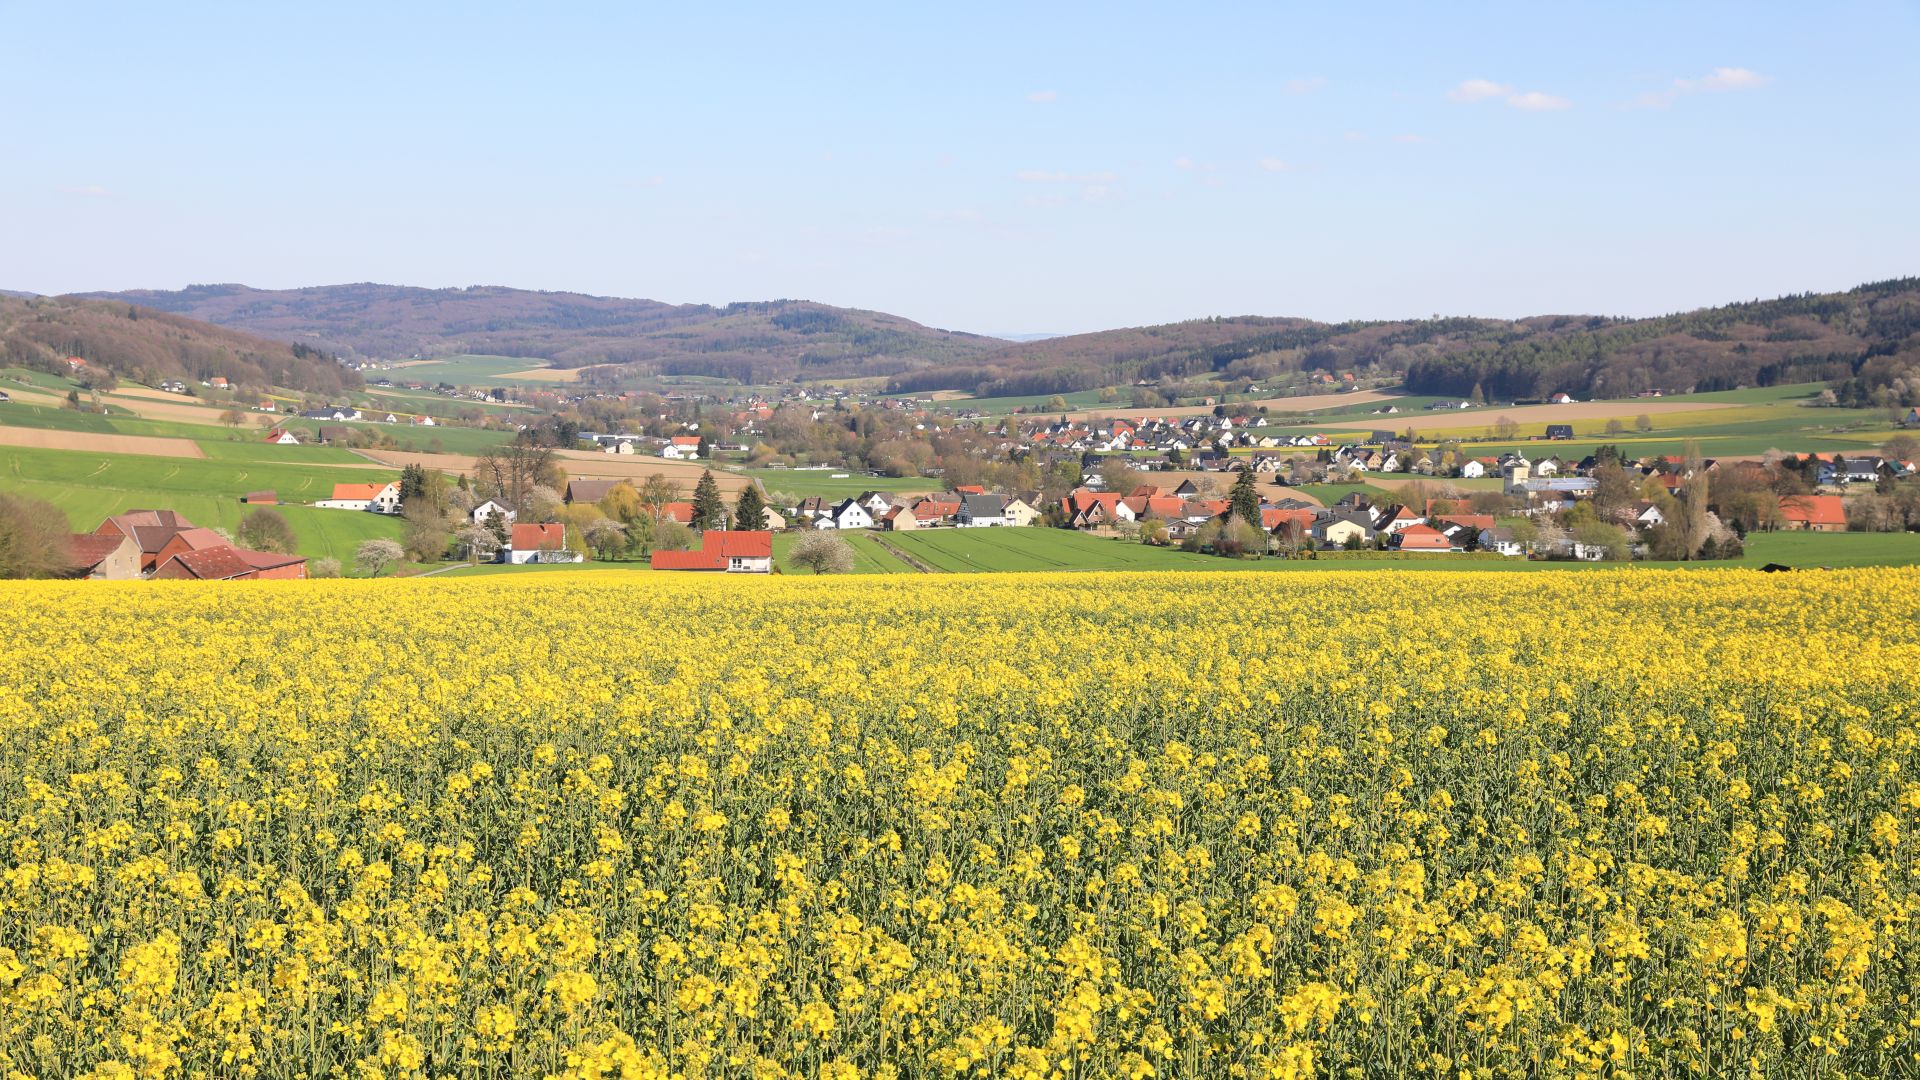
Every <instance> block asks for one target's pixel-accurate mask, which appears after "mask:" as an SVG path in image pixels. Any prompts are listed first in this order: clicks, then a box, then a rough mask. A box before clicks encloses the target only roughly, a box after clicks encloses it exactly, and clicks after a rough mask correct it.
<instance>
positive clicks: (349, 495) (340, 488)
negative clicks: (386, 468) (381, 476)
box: [333, 484, 387, 501]
mask: <svg viewBox="0 0 1920 1080" xmlns="http://www.w3.org/2000/svg"><path fill="white" fill-rule="evenodd" d="M386 489H387V485H385V484H335V485H333V497H334V498H336V499H367V500H369V501H371V500H373V499H376V498H378V497H379V496H380V493H381V492H382V491H385V490H386Z"/></svg>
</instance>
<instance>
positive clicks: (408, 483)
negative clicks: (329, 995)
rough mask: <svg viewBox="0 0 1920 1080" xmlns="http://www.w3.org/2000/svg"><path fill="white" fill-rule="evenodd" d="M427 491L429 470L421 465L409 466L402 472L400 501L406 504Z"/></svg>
mask: <svg viewBox="0 0 1920 1080" xmlns="http://www.w3.org/2000/svg"><path fill="white" fill-rule="evenodd" d="M426 490H427V470H426V469H425V468H423V467H421V466H419V465H407V466H404V467H403V468H401V470H400V501H401V502H406V501H407V500H408V499H411V498H413V497H415V496H417V495H422V494H425V492H426Z"/></svg>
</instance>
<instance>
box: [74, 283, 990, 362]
mask: <svg viewBox="0 0 1920 1080" xmlns="http://www.w3.org/2000/svg"><path fill="white" fill-rule="evenodd" d="M83 295H86V296H88V297H92V298H103V299H112V300H118V301H122V302H128V303H136V304H142V305H145V306H147V307H153V308H158V309H160V310H162V311H171V312H177V313H179V314H182V315H187V316H191V317H192V318H196V319H203V320H205V321H207V322H211V323H217V324H219V325H221V326H229V327H233V328H235V329H239V330H244V331H247V332H248V333H252V334H259V335H262V336H265V337H271V338H277V339H279V340H281V341H288V342H299V343H302V344H305V345H310V346H313V347H315V348H319V349H322V350H324V351H327V352H334V353H339V354H340V355H343V356H363V357H370V358H380V359H405V358H408V357H413V356H447V355H452V354H459V353H479V354H488V355H498V356H527V357H538V358H541V359H544V360H548V361H550V362H551V363H553V364H554V365H556V366H559V367H586V366H592V365H601V364H628V365H633V366H634V367H635V368H636V369H638V370H643V371H648V372H651V373H655V374H661V375H707V376H720V377H726V378H734V379H739V380H740V381H742V382H749V383H753V382H774V381H780V380H785V379H792V378H796V377H803V376H822V377H835V378H844V377H857V376H874V375H894V374H899V373H902V372H907V371H913V370H919V369H928V368H933V369H937V368H939V367H944V366H947V365H951V364H954V363H959V362H964V361H967V360H971V359H974V358H976V357H979V356H984V355H986V354H987V353H990V352H992V351H993V350H994V349H996V348H998V347H999V346H1001V345H1003V344H1005V343H1004V342H1002V341H1000V340H999V339H996V338H988V337H981V336H979V335H976V334H964V333H955V332H951V331H946V330H936V329H933V328H931V327H926V326H922V325H920V324H919V323H916V322H913V321H911V320H909V319H903V318H900V317H899V316H895V315H887V314H883V313H881V312H874V311H857V310H853V309H849V308H836V307H831V306H829V305H826V304H816V303H812V302H809V301H804V300H774V301H767V302H761V303H738V304H728V305H727V306H725V307H712V306H709V305H705V304H664V303H660V302H659V301H655V300H626V299H619V298H616V297H607V296H588V295H585V294H582V293H566V292H534V291H530V290H526V289H510V288H503V287H497V286H474V287H471V288H465V289H419V288H411V287H406V286H396V285H373V284H356V285H326V286H318V287H314V288H307V289H286V290H266V289H252V288H248V287H247V286H244V285H195V286H192V287H189V288H186V289H181V290H178V291H173V292H167V291H157V290H139V291H134V292H122V293H88V294H83Z"/></svg>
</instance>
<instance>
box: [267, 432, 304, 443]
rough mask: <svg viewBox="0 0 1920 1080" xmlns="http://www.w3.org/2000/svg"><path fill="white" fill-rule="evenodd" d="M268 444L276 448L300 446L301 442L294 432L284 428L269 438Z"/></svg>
mask: <svg viewBox="0 0 1920 1080" xmlns="http://www.w3.org/2000/svg"><path fill="white" fill-rule="evenodd" d="M267 442H268V443H270V444H271V445H274V446H299V445H300V440H299V438H298V437H297V436H295V435H294V433H293V432H291V431H288V430H286V429H285V428H282V429H281V430H279V431H275V432H272V433H271V434H269V435H268V436H267Z"/></svg>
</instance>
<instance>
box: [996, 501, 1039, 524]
mask: <svg viewBox="0 0 1920 1080" xmlns="http://www.w3.org/2000/svg"><path fill="white" fill-rule="evenodd" d="M1002 512H1003V513H1005V515H1006V518H1007V524H1009V525H1017V526H1021V527H1025V526H1028V525H1032V524H1033V523H1034V522H1035V521H1037V520H1039V518H1040V511H1038V510H1035V509H1034V508H1033V507H1031V506H1028V505H1027V503H1026V500H1024V499H1008V500H1007V505H1006V507H1005V508H1004V510H1003V511H1002Z"/></svg>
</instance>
